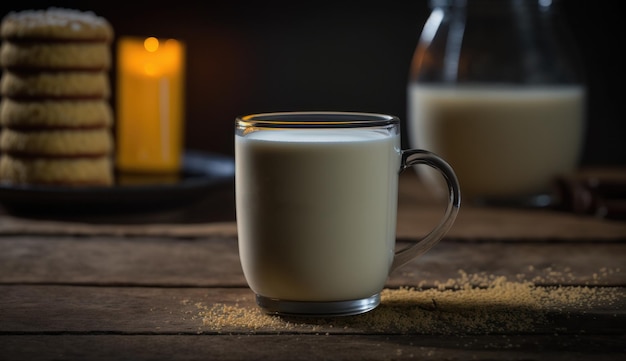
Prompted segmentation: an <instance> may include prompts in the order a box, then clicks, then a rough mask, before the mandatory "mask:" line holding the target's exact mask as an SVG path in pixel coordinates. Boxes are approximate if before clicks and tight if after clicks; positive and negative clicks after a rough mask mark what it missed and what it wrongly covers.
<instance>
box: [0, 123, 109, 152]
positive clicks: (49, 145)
mask: <svg viewBox="0 0 626 361" xmlns="http://www.w3.org/2000/svg"><path fill="white" fill-rule="evenodd" d="M0 150H2V152H4V153H6V154H9V155H18V156H41V157H93V156H102V155H107V154H111V152H112V151H113V136H112V134H111V132H109V129H107V128H102V129H72V130H44V131H26V132H24V131H16V130H13V129H10V128H5V129H3V130H2V134H0Z"/></svg>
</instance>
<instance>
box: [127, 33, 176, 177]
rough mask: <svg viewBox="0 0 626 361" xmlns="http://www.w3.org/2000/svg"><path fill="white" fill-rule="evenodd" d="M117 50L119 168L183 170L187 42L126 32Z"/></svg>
mask: <svg viewBox="0 0 626 361" xmlns="http://www.w3.org/2000/svg"><path fill="white" fill-rule="evenodd" d="M117 52H118V53H117V87H116V89H117V93H116V133H117V134H116V135H117V138H116V142H117V149H116V166H117V168H118V169H119V170H120V171H122V172H140V173H172V172H178V171H179V170H180V166H181V153H182V148H183V141H184V139H183V135H184V134H183V130H184V117H185V107H184V105H185V104H184V85H185V84H184V81H185V67H184V63H185V45H184V43H183V42H181V41H178V40H174V39H157V38H154V37H150V38H136V37H121V38H120V39H119V40H118V43H117Z"/></svg>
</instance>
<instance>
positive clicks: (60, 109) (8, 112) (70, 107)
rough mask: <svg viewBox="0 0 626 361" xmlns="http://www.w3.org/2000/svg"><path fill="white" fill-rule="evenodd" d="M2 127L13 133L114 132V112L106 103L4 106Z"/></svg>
mask: <svg viewBox="0 0 626 361" xmlns="http://www.w3.org/2000/svg"><path fill="white" fill-rule="evenodd" d="M0 125H1V126H4V127H7V128H13V129H31V128H38V129H46V128H57V129H58V128H110V127H112V126H113V110H112V109H111V105H110V104H109V103H108V102H107V101H105V100H100V99H97V100H43V101H16V100H13V99H10V98H4V99H2V101H1V102H0Z"/></svg>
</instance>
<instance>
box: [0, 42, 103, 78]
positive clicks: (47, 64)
mask: <svg viewBox="0 0 626 361" xmlns="http://www.w3.org/2000/svg"><path fill="white" fill-rule="evenodd" d="M0 64H2V66H3V67H4V68H6V69H9V70H17V71H19V70H25V69H26V70H34V69H40V70H51V69H54V70H92V71H93V70H108V69H109V68H110V67H111V49H110V46H109V44H107V43H102V42H100V43H91V42H90V43H54V42H48V43H40V42H36V43H33V42H16V43H13V42H9V41H4V42H3V43H2V46H1V47H0Z"/></svg>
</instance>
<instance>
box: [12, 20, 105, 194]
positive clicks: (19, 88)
mask: <svg viewBox="0 0 626 361" xmlns="http://www.w3.org/2000/svg"><path fill="white" fill-rule="evenodd" d="M0 37H1V38H2V46H1V48H0V64H1V65H2V68H3V73H2V78H1V79H0V91H1V95H2V102H1V104H0V125H1V127H2V128H1V134H0V152H1V153H2V154H1V157H0V180H2V181H3V182H8V183H11V184H45V185H66V186H108V185H111V184H113V182H114V177H113V154H112V153H113V149H114V144H113V142H114V140H113V131H112V129H113V112H112V109H111V105H110V101H109V99H110V92H111V91H110V88H111V87H110V84H109V74H108V72H109V70H110V67H111V51H110V46H111V42H112V40H113V29H112V27H111V25H110V24H109V23H108V21H107V20H106V19H104V18H102V17H99V16H96V15H95V14H94V13H93V12H83V11H79V10H74V9H65V8H49V9H45V10H25V11H21V12H11V13H9V14H7V15H6V16H5V17H4V18H3V19H2V22H1V25H0Z"/></svg>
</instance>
